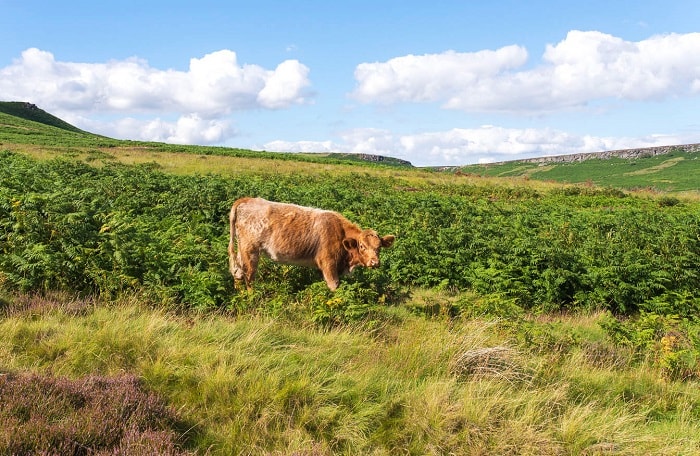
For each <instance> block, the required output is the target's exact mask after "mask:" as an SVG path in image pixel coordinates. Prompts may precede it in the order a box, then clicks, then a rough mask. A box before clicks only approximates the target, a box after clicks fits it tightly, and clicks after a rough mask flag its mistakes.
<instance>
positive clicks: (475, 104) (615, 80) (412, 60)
mask: <svg viewBox="0 0 700 456" xmlns="http://www.w3.org/2000/svg"><path fill="white" fill-rule="evenodd" d="M698 49H700V33H689V34H668V35H659V36H653V37H650V38H648V39H646V40H643V41H637V42H632V41H625V40H623V39H621V38H618V37H615V36H612V35H609V34H605V33H601V32H596V31H588V32H584V31H576V30H574V31H571V32H569V33H568V34H567V36H566V38H565V39H564V40H562V41H561V42H559V43H557V44H555V45H548V46H547V47H546V49H545V51H544V54H543V55H542V58H541V61H540V62H538V63H537V64H536V65H534V67H533V68H531V69H524V66H525V64H526V63H527V60H528V54H527V51H526V50H525V49H524V48H522V47H519V46H507V47H503V48H501V49H498V50H496V51H480V52H474V53H457V52H453V51H449V52H445V53H442V54H429V55H421V56H413V55H409V56H403V57H397V58H394V59H391V60H389V61H386V62H377V63H362V64H360V65H358V66H357V68H356V70H355V79H356V81H357V87H356V89H355V91H354V92H353V96H354V97H355V98H356V99H357V100H359V101H361V102H364V103H380V104H389V103H397V102H438V103H441V104H442V105H443V107H444V108H447V109H459V110H465V111H477V112H523V113H531V112H551V111H556V110H560V109H564V108H569V107H580V106H585V105H587V104H589V103H592V102H596V101H599V100H604V99H625V100H659V99H664V98H669V97H680V96H685V95H697V94H699V93H700V52H697V50H698Z"/></svg>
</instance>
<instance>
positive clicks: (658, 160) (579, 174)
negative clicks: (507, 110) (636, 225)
mask: <svg viewBox="0 0 700 456" xmlns="http://www.w3.org/2000/svg"><path fill="white" fill-rule="evenodd" d="M0 127H2V128H0V146H4V147H6V148H7V147H9V146H10V145H25V146H30V147H29V149H31V148H32V147H38V146H41V147H42V153H43V154H46V150H47V147H50V148H53V149H54V152H56V153H59V154H60V153H69V154H73V155H75V154H80V153H82V154H84V155H86V157H87V158H88V159H90V160H94V159H95V158H96V157H103V158H104V157H105V156H106V157H108V158H109V157H112V156H115V155H119V156H120V158H121V160H122V161H126V162H127V163H132V162H136V163H138V162H144V161H153V160H155V161H158V154H181V153H186V154H189V155H195V156H225V157H236V158H241V159H252V160H257V159H273V160H276V161H287V162H301V163H316V164H346V165H367V166H379V167H383V168H385V167H391V168H397V167H399V168H406V169H408V168H413V166H412V165H411V163H410V162H407V161H405V160H400V159H397V158H392V157H387V156H378V155H368V154H347V153H317V154H314V153H279V152H259V151H252V150H246V149H239V148H230V147H212V146H186V145H174V144H165V143H155V142H143V141H128V140H117V139H112V138H108V137H104V136H100V135H95V134H92V133H89V132H86V131H83V130H80V129H79V128H77V127H75V126H73V125H71V124H69V123H67V122H65V121H63V120H61V119H59V118H58V117H56V116H54V115H52V114H50V113H47V112H46V111H44V110H42V109H40V108H38V107H37V106H35V105H33V104H31V103H25V102H0ZM120 151H121V152H122V153H121V154H120ZM101 154H102V155H101ZM104 154H107V155H104ZM699 157H700V144H690V145H678V146H669V147H663V148H646V149H630V150H620V151H604V152H596V153H588V154H572V155H559V156H547V157H538V158H532V159H525V160H515V161H508V162H499V163H491V164H479V165H468V166H462V167H438V168H423V169H424V170H427V171H441V172H443V173H446V174H452V173H454V174H457V175H458V176H464V175H469V176H474V177H495V178H510V179H513V178H514V179H526V180H536V181H549V182H559V183H566V184H585V185H596V186H603V187H616V188H621V189H626V190H640V189H642V190H652V191H665V192H698V191H700V159H699Z"/></svg>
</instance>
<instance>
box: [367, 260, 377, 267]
mask: <svg viewBox="0 0 700 456" xmlns="http://www.w3.org/2000/svg"><path fill="white" fill-rule="evenodd" d="M378 266H379V260H375V259H372V260H369V267H370V268H376V267H378Z"/></svg>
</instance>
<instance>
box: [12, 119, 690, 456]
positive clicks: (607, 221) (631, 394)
mask: <svg viewBox="0 0 700 456" xmlns="http://www.w3.org/2000/svg"><path fill="white" fill-rule="evenodd" d="M15 114H16V113H15ZM15 114H13V115H9V114H0V132H1V133H0V143H1V144H0V225H2V227H1V228H0V313H1V314H2V317H1V318H0V334H3V337H2V338H0V398H1V399H2V400H0V453H10V454H12V453H16V454H30V453H33V452H42V451H43V452H52V451H54V452H56V451H63V450H65V451H67V452H68V453H70V454H92V453H95V454H113V453H118V454H129V453H133V451H134V448H137V447H139V445H141V448H146V449H147V450H146V451H150V452H153V453H156V452H160V453H164V454H190V453H195V454H206V453H211V454H290V453H294V454H309V455H312V454H314V455H315V454H319V455H322V454H396V453H399V452H403V453H409V454H582V453H583V454H694V453H696V452H697V451H699V450H700V424H698V423H699V420H698V419H699V418H700V393H699V392H698V391H699V390H698V388H697V387H698V383H699V382H700V359H699V356H700V322H699V321H698V311H699V310H700V297H699V296H698V294H697V290H698V289H700V273H699V271H700V202H698V198H697V197H696V196H695V195H694V194H693V193H692V192H693V190H692V189H690V188H683V189H682V190H684V193H672V192H665V191H661V190H658V189H654V190H653V191H650V190H649V189H648V188H646V190H645V191H644V192H635V191H630V189H629V187H626V186H625V185H615V182H614V181H611V182H609V183H608V185H606V186H598V185H594V184H592V183H590V182H589V183H584V184H578V185H566V184H559V183H552V182H537V181H535V180H534V179H527V178H503V177H501V178H495V177H479V176H476V175H467V176H465V175H455V174H446V173H439V172H436V171H431V170H420V169H412V168H410V167H405V166H404V167H397V166H386V165H383V164H381V163H379V164H377V163H373V164H364V163H363V162H359V161H356V160H350V159H348V158H347V157H326V156H303V157H298V156H295V155H286V154H274V153H256V152H252V151H243V150H238V149H227V148H203V147H195V146H171V145H165V144H153V143H135V142H128V141H117V140H113V139H109V138H104V137H99V136H95V135H90V134H89V133H85V132H79V131H78V132H76V131H71V130H68V129H61V128H58V127H56V126H53V125H47V124H46V123H37V122H34V121H31V120H27V119H24V118H21V116H20V117H18V116H17V115H15ZM687 161H690V160H687ZM572 166H573V165H572ZM641 166H645V165H641ZM650 166H655V165H650ZM637 169H639V165H638V168H637ZM639 175H640V176H643V174H639ZM635 186H636V184H635ZM694 188H695V190H697V188H698V185H697V183H696V185H695V187H694ZM246 195H255V196H261V197H264V198H268V199H272V200H277V201H284V202H294V203H297V204H303V205H311V206H316V207H323V208H326V209H332V210H337V211H339V212H341V213H343V214H344V215H345V216H347V217H348V218H349V219H351V220H353V221H354V222H357V223H358V224H360V225H361V226H363V227H372V228H375V229H377V230H378V231H380V232H382V233H393V234H395V235H396V236H397V240H396V242H395V245H394V246H393V247H392V248H391V249H387V250H385V251H383V252H382V261H383V265H382V267H381V268H380V269H378V270H360V271H356V272H355V273H354V274H353V275H352V276H350V277H346V278H344V279H343V280H342V281H341V283H342V285H341V287H340V288H339V289H338V291H337V292H335V293H332V292H330V291H328V290H327V288H326V287H325V284H324V283H323V281H322V280H321V278H320V276H319V275H318V274H317V273H316V272H315V271H312V270H308V269H305V268H298V267H292V266H283V265H278V264H275V263H272V262H270V261H264V262H263V263H262V264H261V267H260V271H259V277H260V280H259V281H258V282H257V284H256V288H255V290H254V291H252V292H243V291H238V290H235V289H234V288H233V281H232V279H231V277H230V275H229V273H228V265H227V257H226V246H227V243H228V238H227V236H228V228H227V212H228V209H229V207H230V205H231V203H232V202H233V201H234V200H235V199H236V198H238V197H241V196H246ZM46 398H50V399H51V400H47V399H46ZM40 404H47V405H46V406H45V407H44V408H42V407H41V406H40ZM105 435H109V436H110V438H104V437H100V436H105ZM19 436H23V437H22V438H19Z"/></svg>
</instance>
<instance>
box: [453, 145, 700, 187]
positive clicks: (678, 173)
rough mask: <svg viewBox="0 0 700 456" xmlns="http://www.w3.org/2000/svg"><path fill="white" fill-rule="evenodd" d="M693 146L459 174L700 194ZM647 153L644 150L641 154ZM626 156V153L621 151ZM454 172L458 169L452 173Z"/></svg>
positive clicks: (517, 163) (698, 158) (475, 168)
mask: <svg viewBox="0 0 700 456" xmlns="http://www.w3.org/2000/svg"><path fill="white" fill-rule="evenodd" d="M696 146H697V145H695V146H693V145H690V146H675V147H668V148H663V149H664V150H663V153H657V154H656V155H654V154H653V152H656V151H655V150H654V149H652V148H650V149H648V150H649V153H648V154H645V153H639V154H635V155H632V154H629V155H624V154H618V155H613V154H611V153H598V154H595V153H594V154H585V155H586V157H585V159H581V156H577V157H576V158H579V159H578V160H571V161H567V160H561V161H552V160H550V161H548V160H546V158H542V159H532V160H514V161H509V162H500V163H492V164H481V165H470V166H464V167H461V168H458V169H457V173H459V174H472V175H477V176H489V177H517V178H525V179H534V180H541V181H554V182H562V183H567V184H590V185H597V186H603V187H616V188H623V189H627V190H639V189H651V190H663V191H671V192H682V191H697V190H700V150H699V149H698V148H697V147H696ZM640 151H641V152H644V149H642V150H640ZM620 152H624V151H620ZM451 170H454V169H451Z"/></svg>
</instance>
